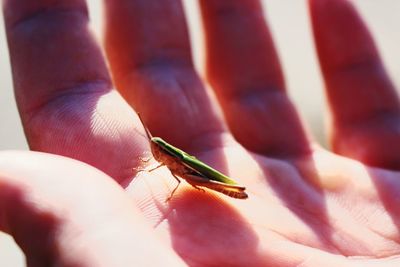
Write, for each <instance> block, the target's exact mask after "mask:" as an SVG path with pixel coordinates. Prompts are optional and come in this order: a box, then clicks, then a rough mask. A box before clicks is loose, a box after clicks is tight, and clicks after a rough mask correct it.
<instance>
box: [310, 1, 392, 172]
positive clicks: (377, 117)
mask: <svg viewBox="0 0 400 267" xmlns="http://www.w3.org/2000/svg"><path fill="white" fill-rule="evenodd" d="M309 5H310V12H311V18H312V26H313V30H314V37H315V43H316V47H317V52H318V56H319V60H320V65H321V69H322V72H323V76H324V80H325V84H326V90H327V96H328V101H329V104H330V107H331V111H332V117H333V125H332V126H333V127H332V146H333V149H334V150H335V151H336V152H337V153H340V154H342V155H346V156H349V157H352V158H355V159H358V160H361V161H363V162H365V163H368V164H371V165H375V166H379V167H388V168H395V169H399V168H400V155H399V153H398V151H399V150H400V142H399V141H400V134H399V131H398V126H399V124H400V106H399V100H398V96H397V95H396V92H395V89H394V87H393V84H392V82H391V81H390V79H389V78H388V75H387V73H386V71H385V68H384V66H383V64H382V61H381V59H380V56H379V53H378V50H377V48H376V46H375V44H374V41H373V39H372V37H371V35H370V33H369V31H368V28H367V27H366V25H365V24H364V22H363V21H362V19H361V18H360V16H359V15H358V13H357V11H356V10H355V8H354V7H353V5H352V4H351V3H350V2H349V1H347V0H335V1H332V0H323V1H314V0H310V1H309Z"/></svg>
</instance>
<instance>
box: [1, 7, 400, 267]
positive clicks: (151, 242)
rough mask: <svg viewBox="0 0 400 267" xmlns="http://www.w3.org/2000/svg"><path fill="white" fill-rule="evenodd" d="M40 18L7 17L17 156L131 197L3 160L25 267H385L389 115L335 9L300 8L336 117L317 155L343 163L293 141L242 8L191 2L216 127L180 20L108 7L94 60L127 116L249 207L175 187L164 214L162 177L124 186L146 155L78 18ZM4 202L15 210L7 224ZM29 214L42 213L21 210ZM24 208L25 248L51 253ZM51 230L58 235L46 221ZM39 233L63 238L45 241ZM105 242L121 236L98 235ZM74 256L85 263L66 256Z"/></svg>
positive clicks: (371, 52)
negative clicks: (201, 28) (203, 42)
mask: <svg viewBox="0 0 400 267" xmlns="http://www.w3.org/2000/svg"><path fill="white" fill-rule="evenodd" d="M21 2H24V1H21ZM26 3H28V2H26ZM35 5H37V6H35ZM43 5H45V4H43V3H37V2H36V4H30V5H27V4H25V5H24V4H23V3H20V2H17V1H6V2H5V18H6V25H7V34H8V40H9V45H10V53H11V60H12V64H13V73H14V81H15V90H16V97H17V102H18V105H19V109H20V112H21V118H22V121H23V124H24V128H25V132H26V135H27V138H28V141H29V144H30V146H31V148H32V149H34V150H41V151H46V152H51V153H55V154H61V155H65V156H69V157H72V158H75V159H79V160H81V161H84V162H87V163H89V164H91V165H93V166H95V167H97V168H99V169H101V170H103V171H104V172H105V173H107V174H108V175H110V176H111V177H113V178H114V179H115V180H116V181H117V182H119V183H120V184H122V185H123V186H124V187H125V188H126V192H127V193H128V194H124V193H123V192H122V190H119V189H118V188H117V187H116V186H115V185H113V183H112V182H111V181H110V179H107V177H106V176H105V175H104V174H101V173H98V172H96V171H95V170H93V169H92V168H90V167H89V166H86V165H81V164H79V163H77V162H71V160H69V159H65V158H62V159H60V158H58V157H56V156H51V155H41V154H36V153H34V154H29V155H25V153H22V154H19V153H16V154H15V152H12V153H11V152H10V153H4V154H3V155H2V157H1V161H0V162H1V164H0V170H2V172H1V173H2V178H1V179H2V180H1V181H0V184H1V185H2V187H1V188H2V189H3V190H1V191H0V196H2V199H5V200H8V201H1V203H5V204H3V205H4V206H5V207H3V209H2V210H6V211H7V212H6V216H4V218H6V220H5V221H6V222H7V223H3V225H6V226H3V228H2V229H5V230H8V232H10V233H13V234H14V236H15V237H16V239H17V240H19V243H20V244H21V247H22V248H23V249H24V251H25V253H26V254H27V257H28V261H29V259H31V262H32V261H33V262H34V261H36V262H38V263H39V265H40V263H42V265H43V262H57V263H61V264H64V265H66V266H69V265H68V264H70V265H71V261H72V262H73V263H75V262H79V261H80V262H79V263H80V264H81V266H97V265H99V266H101V264H100V263H98V262H102V263H103V265H104V266H110V265H107V263H112V266H130V265H133V264H135V262H136V260H137V261H139V262H140V263H142V264H140V263H139V265H145V264H147V266H148V265H149V264H153V265H154V266H160V265H159V263H160V262H157V260H161V261H162V262H164V265H165V263H166V261H167V259H168V260H169V261H170V262H171V265H172V264H177V265H178V264H179V257H178V256H177V255H176V254H178V255H179V256H180V258H181V259H183V260H184V261H185V262H186V263H187V264H189V265H191V266H208V265H212V266H297V265H302V266H374V265H377V266H385V264H386V265H387V266H393V265H395V264H396V255H398V254H399V246H398V244H397V242H398V241H397V240H398V238H399V237H398V233H397V232H398V229H397V225H398V223H399V218H398V214H399V212H398V208H397V207H398V205H397V204H398V200H397V197H396V195H397V192H399V190H400V188H399V186H400V185H399V183H400V182H398V180H399V178H400V177H399V173H398V172H397V171H395V170H396V169H398V166H399V164H398V160H399V159H398V155H397V154H398V153H397V151H399V150H398V149H397V147H396V145H397V142H396V141H397V139H398V134H396V131H395V127H396V124H397V118H398V100H397V96H396V95H395V92H394V89H393V87H392V85H391V83H390V81H389V79H388V78H387V76H386V74H385V72H384V71H383V67H382V64H381V62H380V59H379V56H378V54H377V52H376V50H375V47H374V44H373V42H372V40H371V39H370V36H369V34H368V32H367V30H366V28H365V26H364V25H363V24H362V22H361V21H360V20H359V18H358V16H357V14H356V13H355V12H354V10H353V9H352V8H351V7H350V6H349V4H348V3H347V2H346V1H343V0H335V1H333V0H324V1H321V0H320V1H310V6H311V11H312V13H311V15H312V19H313V25H314V31H315V38H316V45H317V48H318V53H319V57H320V61H321V67H322V71H323V74H324V78H325V82H326V86H327V95H328V99H329V103H330V107H331V111H332V116H333V127H332V130H333V132H332V137H333V138H332V147H333V149H334V152H336V153H337V154H338V155H344V156H346V157H341V156H338V155H335V154H332V153H330V152H328V151H325V150H323V149H322V148H319V147H318V146H317V145H315V144H313V142H312V141H310V138H309V137H308V136H307V135H306V134H305V132H304V129H303V126H302V124H301V123H300V120H299V118H298V115H297V113H296V110H295V108H294V107H293V105H292V104H291V102H290V101H289V99H288V97H287V95H286V94H285V91H284V82H283V78H282V77H283V75H282V73H281V69H280V66H279V63H278V60H277V57H276V54H275V51H274V48H273V45H272V41H271V39H270V36H269V33H268V30H267V28H266V27H265V24H264V21H263V20H262V16H261V15H262V13H261V10H260V6H259V4H258V3H257V2H255V1H247V2H240V3H239V2H232V1H226V3H225V1H218V2H216V1H201V7H202V14H203V17H204V21H205V29H206V37H207V49H208V53H207V60H208V61H207V62H208V63H207V75H208V78H209V81H210V83H211V85H212V87H213V89H214V92H215V94H216V96H217V99H218V104H219V105H220V107H221V109H222V111H223V113H224V118H225V121H222V120H221V118H220V117H219V116H218V115H217V114H218V113H217V112H216V111H215V106H216V102H215V101H214V100H213V99H212V98H210V97H209V95H208V93H207V92H206V91H205V90H204V86H203V84H202V82H201V80H200V79H199V78H198V76H197V75H196V73H195V71H194V68H193V64H192V61H191V56H190V46H189V43H188V37H187V32H186V27H185V25H184V17H183V13H182V10H181V7H180V5H179V4H178V3H175V2H173V1H168V2H167V1H160V3H157V4H154V2H153V3H152V5H150V4H149V2H147V3H146V2H145V1H143V3H141V2H140V1H135V2H133V1H120V2H118V3H117V2H116V1H106V11H107V12H106V18H107V24H106V33H107V34H106V51H107V56H108V59H109V62H110V66H111V69H112V73H113V77H114V83H115V84H116V87H117V88H118V89H119V92H120V93H121V94H122V95H123V97H124V98H125V99H126V101H127V103H128V104H130V105H131V106H133V107H134V108H135V110H136V111H138V112H140V113H141V114H142V116H143V117H144V119H145V121H146V123H147V124H148V126H149V128H150V129H151V131H152V132H153V134H154V135H157V136H162V137H163V138H165V139H166V140H168V141H169V142H170V143H172V144H174V145H176V146H178V147H180V148H182V149H184V150H186V151H188V152H190V153H192V154H195V155H196V156H197V157H199V158H201V159H202V160H204V161H205V162H207V163H209V164H210V165H212V166H215V167H216V168H218V169H220V170H222V171H224V172H226V173H228V174H229V175H230V176H231V177H233V178H234V179H235V180H237V181H239V182H240V183H241V184H243V185H246V187H247V192H248V194H249V199H248V200H245V201H241V200H235V199H229V198H228V197H225V196H222V195H220V194H218V193H213V192H210V191H207V193H202V192H198V191H196V190H194V189H193V188H191V187H190V186H188V185H182V186H181V187H180V188H179V190H178V191H177V192H176V194H175V195H174V197H173V199H172V200H171V201H170V202H168V203H165V202H164V201H165V199H166V198H167V197H168V196H169V193H170V190H171V189H172V188H173V186H175V185H174V184H172V183H174V179H172V178H171V176H170V174H169V173H168V170H165V169H164V170H163V169H161V170H159V171H155V172H152V173H140V174H139V175H138V177H137V179H134V180H132V179H131V178H132V177H133V176H134V173H133V170H135V169H137V168H139V167H140V165H141V162H140V157H143V156H144V155H145V153H144V151H147V150H148V144H147V143H146V142H147V141H146V140H145V139H144V137H143V136H142V135H141V134H140V131H142V130H143V129H140V130H138V129H139V128H138V127H139V122H138V119H137V117H136V115H135V113H134V112H133V110H131V109H130V107H129V106H128V105H127V104H126V102H124V101H123V100H122V98H120V97H119V95H118V93H116V92H115V91H113V90H111V81H110V78H109V75H108V73H107V70H106V67H105V64H104V60H103V59H102V56H101V54H100V52H99V49H98V48H97V45H96V43H95V42H94V41H93V39H92V38H91V37H90V34H89V33H88V31H87V25H86V23H87V20H86V16H85V12H83V11H82V10H83V9H82V3H78V1H77V2H72V1H68V2H62V1H58V2H57V4H54V5H57V6H51V7H48V6H46V7H47V8H43ZM47 5H50V4H47ZM38 10H39V12H38ZM338 14H340V15H341V16H340V17H338V16H337V15H338ZM26 18H28V19H26ZM339 18H340V20H339ZM49 22H52V24H49ZM171 29H173V30H171ZM333 41H334V42H333ZM344 48H346V49H344ZM254 55H256V56H254ZM28 59H29V60H28ZM39 63H40V64H39ZM349 66H350V67H349ZM377 90H379V95H378V94H377V93H374V92H376V91H377ZM361 96H362V97H361ZM353 99H358V101H357V103H353V102H352V101H353ZM388 121H390V122H392V121H393V122H394V123H393V124H392V123H390V124H388V123H387V122H388ZM225 122H226V125H225ZM227 128H229V131H228V130H227ZM142 133H143V132H142ZM232 137H234V138H235V139H236V140H237V141H235V140H234V139H233V138H232ZM237 142H238V143H240V145H239V144H238V143H237ZM386 143H388V144H386ZM360 144H361V145H360ZM389 145H390V146H389ZM386 147H390V148H391V149H386ZM383 148H385V149H383ZM13 153H14V154H13ZM350 158H353V159H350ZM354 159H355V160H354ZM356 160H358V161H356ZM34 161H35V164H32V162H34ZM361 162H363V163H367V164H369V165H373V166H375V167H367V166H366V165H363V163H361ZM32 165H33V166H32ZM38 166H42V167H38ZM10 169H11V170H10ZM19 169H21V170H23V171H20V170H19ZM391 169H393V170H391ZM58 172H60V175H58ZM38 173H39V174H40V175H38ZM55 176H58V177H57V179H56V180H55V178H54V177H55ZM43 177H44V178H43ZM82 181H83V182H84V183H83V182H82ZM82 183H83V185H82ZM168 183H171V184H170V186H166V185H168ZM10 184H11V187H12V188H14V189H15V188H16V191H17V192H18V194H11V196H10V194H8V195H7V194H5V193H4V192H10V191H11V192H13V190H4V188H6V189H7V188H8V189H9V188H10ZM54 184H56V185H58V187H56V188H55V186H54ZM4 185H7V186H4ZM56 189H57V190H56ZM32 192H33V193H32ZM88 192H90V193H92V194H93V195H90V197H89V196H88ZM127 195H129V196H131V197H132V198H133V199H134V200H135V202H136V205H137V206H138V208H139V209H140V210H141V212H142V213H143V214H144V215H145V217H147V218H148V219H149V220H150V224H152V226H153V229H154V232H151V231H150V230H149V229H146V223H145V222H144V221H143V220H142V219H141V215H140V212H139V211H137V210H136V208H135V207H134V206H133V205H132V203H129V199H128V197H127ZM4 196H5V197H4ZM9 199H11V200H14V199H18V200H19V201H22V203H23V205H19V206H18V209H16V210H14V211H10V210H9V209H10V208H9V207H11V206H12V203H10V202H9ZM115 199H117V200H115ZM99 201H103V202H100V203H99ZM43 203H45V204H46V205H43ZM48 203H52V205H47V204H48ZM20 206H21V208H20ZM42 206H44V207H42ZM38 207H39V211H45V213H43V212H39V213H37V212H31V210H33V211H36V210H37V209H38ZM26 210H28V211H29V212H28V218H30V219H31V220H33V221H34V222H35V223H33V224H32V225H33V226H34V227H33V229H34V231H31V232H33V233H42V232H43V233H45V235H39V236H38V237H36V238H37V239H38V240H41V241H43V239H45V240H49V239H50V240H51V241H53V242H51V244H53V243H54V244H55V245H54V247H56V248H57V250H56V252H57V253H52V252H53V251H49V250H44V251H41V250H39V251H38V250H33V249H32V248H34V247H35V246H33V245H32V243H30V240H33V238H32V236H31V235H30V233H28V234H26V233H27V230H26V225H27V222H29V221H30V220H26V219H25V218H21V217H20V216H21V214H23V213H21V212H22V211H26ZM61 211H68V212H66V214H65V215H64V214H63V213H61ZM60 213H61V215H63V216H59V215H60ZM25 214H26V212H25ZM43 214H44V215H46V216H43ZM104 214H107V216H105V215H104ZM50 215H51V216H50ZM55 215H57V216H55ZM53 217H54V218H56V219H57V220H55V219H53ZM60 217H61V219H60V220H58V219H59V218H60ZM43 218H44V219H43ZM48 218H52V220H50V221H51V222H52V224H54V225H55V226H56V227H49V226H53V225H48V224H46V223H43V222H48V221H49V219H48ZM105 218H106V219H105ZM90 219H92V220H93V221H91V223H90V224H89V223H87V221H90ZM2 221H4V220H2ZM10 222H12V224H10ZM53 222H54V223H53ZM19 225H22V226H25V228H24V227H21V228H22V229H21V228H19V227H17V226H19ZM138 225H139V226H138ZM95 226H98V228H97V227H95ZM54 228H55V229H61V230H64V231H61V233H62V234H61V235H60V234H59V233H60V232H56V231H52V230H53V229H54ZM10 229H11V230H10ZM37 229H42V232H40V231H37ZM107 229H114V230H115V229H118V230H119V231H120V232H117V233H116V234H115V235H111V234H109V235H102V233H103V231H106V232H107V231H108V230H107ZM77 232H78V233H80V234H77ZM111 232H112V231H111ZM155 235H156V236H159V237H161V238H162V239H163V240H164V241H165V242H164V243H162V244H160V243H158V242H157V240H155V239H156V238H155V237H154V236H155ZM43 236H44V237H45V238H43ZM77 236H78V237H79V238H81V239H79V240H78V241H80V242H76V239H77ZM71 237H72V238H71ZM93 237H94V238H93ZM102 237H103V238H102ZM41 238H43V239H41ZM138 240H139V241H138ZM144 240H146V241H144ZM41 241H38V242H39V244H41V243H42V242H41ZM134 241H136V242H134ZM76 243H78V244H83V245H82V246H80V247H82V250H79V251H75V250H74V251H73V252H74V253H73V255H71V254H69V253H71V252H70V251H69V249H71V248H74V246H76ZM139 245H140V246H139ZM145 245H146V247H145V248H144V246H145ZM138 246H139V247H138ZM51 247H53V246H51ZM151 252H153V253H152V254H150V253H151ZM175 253H176V254H175ZM75 255H76V257H74V256H75ZM149 255H158V257H152V256H149ZM160 255H161V256H160ZM352 256H354V257H355V258H353V257H352ZM388 257H393V258H392V259H388ZM164 259H165V261H164ZM377 259H380V260H377ZM117 260H119V261H117ZM146 260H147V261H148V262H146ZM85 264H86V265H85ZM96 264H97V265H96ZM118 264H119V265H118ZM136 264H138V263H137V262H136ZM157 264H158V265H157Z"/></svg>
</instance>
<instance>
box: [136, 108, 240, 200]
mask: <svg viewBox="0 0 400 267" xmlns="http://www.w3.org/2000/svg"><path fill="white" fill-rule="evenodd" d="M139 119H140V121H141V122H142V124H143V127H144V129H145V131H146V135H147V138H148V140H149V143H150V148H151V153H152V154H153V157H154V158H155V160H157V161H158V162H159V163H160V165H158V166H157V167H155V168H153V169H150V170H149V171H153V170H155V169H157V168H159V167H161V166H167V167H168V169H169V171H170V172H171V174H172V176H173V177H174V178H175V179H176V180H177V181H178V185H177V186H176V187H175V188H174V190H172V193H171V195H170V197H169V198H168V199H167V201H168V200H169V199H171V198H172V196H173V194H174V193H175V191H176V190H177V189H178V187H179V185H180V183H181V180H180V179H179V178H178V177H180V178H182V179H185V180H186V182H188V183H189V184H190V185H192V186H193V187H194V188H196V189H198V190H201V191H204V189H202V188H199V187H206V188H208V189H211V190H214V191H218V192H220V193H223V194H225V195H227V196H230V197H233V198H240V199H245V198H247V197H248V196H247V194H246V192H245V190H246V188H245V187H244V186H241V185H239V184H238V183H236V182H235V181H234V180H232V179H231V178H229V177H228V176H226V175H224V174H222V173H220V172H219V171H217V170H215V169H213V168H211V167H210V166H208V165H207V164H205V163H204V162H201V161H200V160H198V159H196V158H195V157H193V156H191V155H189V154H188V153H186V152H184V151H182V150H180V149H179V148H176V147H174V146H172V145H170V144H168V143H167V142H166V141H164V140H163V139H161V138H160V137H153V136H152V134H151V133H150V131H149V129H148V128H147V127H146V126H145V124H144V122H143V120H142V118H141V117H140V115H139Z"/></svg>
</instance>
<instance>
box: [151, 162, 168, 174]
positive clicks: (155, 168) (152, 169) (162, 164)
mask: <svg viewBox="0 0 400 267" xmlns="http://www.w3.org/2000/svg"><path fill="white" fill-rule="evenodd" d="M162 166H165V164H164V163H161V164H160V165H158V166H156V167H154V168H151V169H150V170H148V172H152V171H154V170H157V169H158V168H160V167H162Z"/></svg>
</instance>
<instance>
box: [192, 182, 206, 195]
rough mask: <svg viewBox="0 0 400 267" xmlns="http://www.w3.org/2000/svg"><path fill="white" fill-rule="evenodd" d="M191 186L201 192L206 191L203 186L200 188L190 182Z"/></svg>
mask: <svg viewBox="0 0 400 267" xmlns="http://www.w3.org/2000/svg"><path fill="white" fill-rule="evenodd" d="M190 185H191V186H193V187H194V188H196V189H197V190H199V191H201V192H203V193H204V192H206V190H204V189H203V188H201V187H198V186H197V185H194V184H190Z"/></svg>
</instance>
